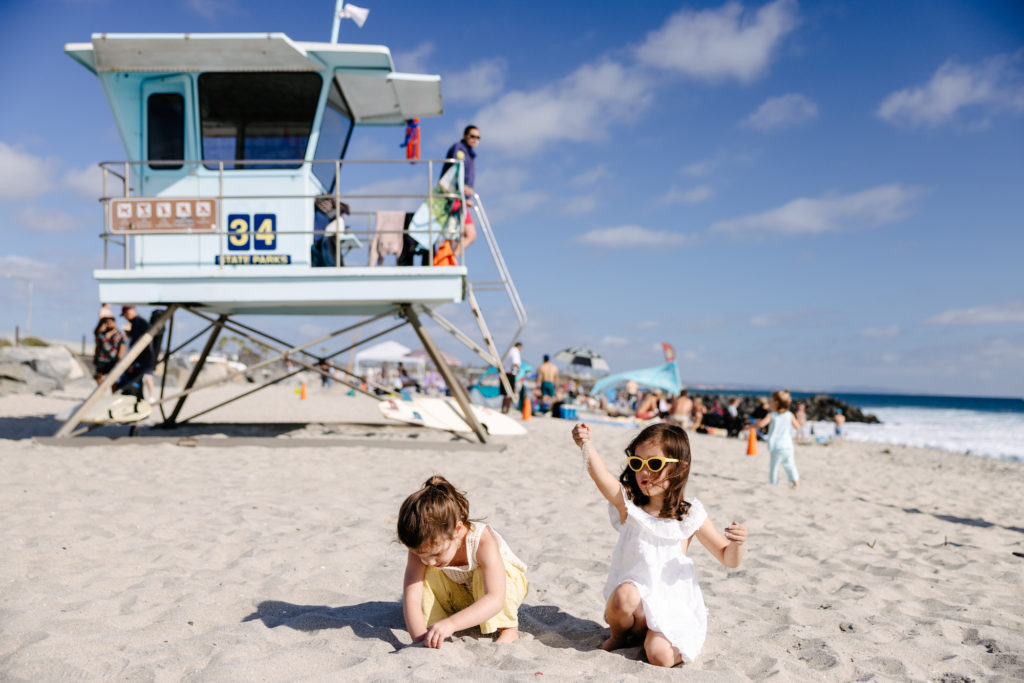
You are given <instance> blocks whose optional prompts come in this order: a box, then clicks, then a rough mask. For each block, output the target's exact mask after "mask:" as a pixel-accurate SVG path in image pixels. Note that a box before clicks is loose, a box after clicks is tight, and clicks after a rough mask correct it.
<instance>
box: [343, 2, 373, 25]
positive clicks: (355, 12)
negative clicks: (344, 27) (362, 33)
mask: <svg viewBox="0 0 1024 683" xmlns="http://www.w3.org/2000/svg"><path fill="white" fill-rule="evenodd" d="M340 16H341V18H342V19H351V20H352V21H354V22H356V26H358V27H359V28H362V27H363V24H365V23H366V17H368V16H370V10H368V9H366V8H365V7H356V6H355V5H344V6H343V7H342V8H341V14H340Z"/></svg>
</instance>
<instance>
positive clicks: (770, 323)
mask: <svg viewBox="0 0 1024 683" xmlns="http://www.w3.org/2000/svg"><path fill="white" fill-rule="evenodd" d="M812 315H815V314H814V313H811V312H810V311H779V312H777V313H763V314H760V315H754V316H751V317H750V318H749V319H748V320H747V324H748V325H750V326H751V327H780V326H782V325H787V324H791V323H796V322H800V321H801V320H804V319H806V318H809V317H811V316H812Z"/></svg>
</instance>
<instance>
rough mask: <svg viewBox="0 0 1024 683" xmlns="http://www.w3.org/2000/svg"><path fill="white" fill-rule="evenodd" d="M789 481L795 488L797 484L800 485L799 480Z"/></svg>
mask: <svg viewBox="0 0 1024 683" xmlns="http://www.w3.org/2000/svg"><path fill="white" fill-rule="evenodd" d="M789 483H790V484H792V485H793V488H796V487H797V486H799V485H800V482H799V481H791V482H789Z"/></svg>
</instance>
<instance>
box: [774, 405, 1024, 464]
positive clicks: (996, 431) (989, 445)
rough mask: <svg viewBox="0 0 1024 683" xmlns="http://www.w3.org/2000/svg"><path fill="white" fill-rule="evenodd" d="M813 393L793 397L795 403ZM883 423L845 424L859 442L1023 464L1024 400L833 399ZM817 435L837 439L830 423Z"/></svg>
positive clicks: (849, 434) (818, 425)
mask: <svg viewBox="0 0 1024 683" xmlns="http://www.w3.org/2000/svg"><path fill="white" fill-rule="evenodd" d="M806 396H808V394H799V393H797V392H794V398H798V397H806ZM833 396H835V397H836V398H839V399H841V400H843V401H845V402H847V403H849V404H851V405H854V406H857V407H858V408H860V409H861V410H863V411H864V412H865V413H873V414H874V415H875V416H876V417H877V418H878V419H879V420H881V421H882V424H878V425H869V424H863V423H850V422H847V423H846V438H848V439H853V440H857V441H876V442H879V443H890V444H900V445H905V446H922V447H927V448H938V449H941V450H944V451H953V452H956V453H968V454H970V455H977V456H981V457H985V458H997V459H1002V460H1016V461H1018V462H1024V400H1022V399H1010V398H979V397H970V396H912V395H896V394H833ZM814 424H815V433H817V434H832V433H833V431H834V427H833V425H832V423H830V422H817V423H814Z"/></svg>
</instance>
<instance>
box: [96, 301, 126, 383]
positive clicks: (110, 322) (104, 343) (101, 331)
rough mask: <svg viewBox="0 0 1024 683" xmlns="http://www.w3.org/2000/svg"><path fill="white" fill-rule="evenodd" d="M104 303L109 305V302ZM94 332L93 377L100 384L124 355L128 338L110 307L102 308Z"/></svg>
mask: <svg viewBox="0 0 1024 683" xmlns="http://www.w3.org/2000/svg"><path fill="white" fill-rule="evenodd" d="M103 305H104V306H107V304H103ZM92 334H93V339H94V343H95V346H94V348H93V356H92V362H93V367H94V368H95V373H94V374H93V377H94V378H95V379H96V384H100V383H101V382H103V378H104V377H106V376H107V375H108V374H110V371H111V370H113V369H114V366H115V365H116V364H117V361H119V360H121V357H122V356H124V352H125V349H126V348H127V339H126V338H125V336H124V335H123V334H122V333H121V331H120V330H118V329H117V320H116V319H115V318H114V314H113V312H112V311H111V310H110V308H109V307H106V308H105V309H100V319H99V322H97V323H96V329H95V330H93V333H92Z"/></svg>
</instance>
